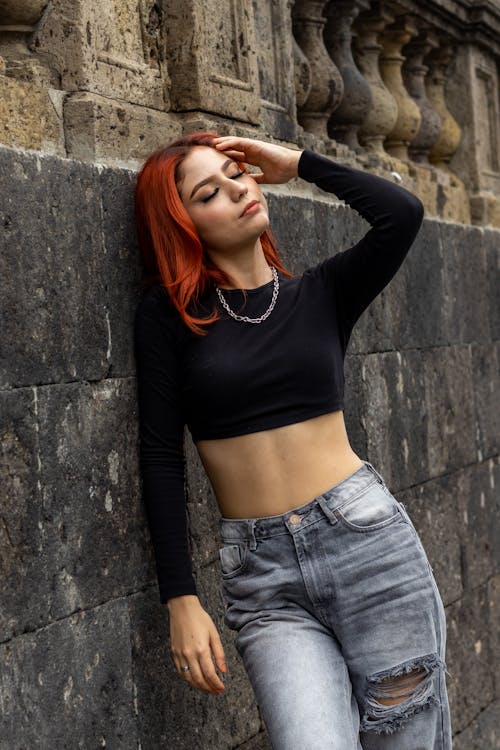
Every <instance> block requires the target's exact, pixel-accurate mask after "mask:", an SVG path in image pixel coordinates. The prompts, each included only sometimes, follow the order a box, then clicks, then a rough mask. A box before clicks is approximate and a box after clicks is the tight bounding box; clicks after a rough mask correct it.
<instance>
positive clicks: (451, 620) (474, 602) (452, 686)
mask: <svg viewBox="0 0 500 750" xmlns="http://www.w3.org/2000/svg"><path fill="white" fill-rule="evenodd" d="M446 620H447V649H446V664H447V669H448V673H449V674H447V675H446V682H447V687H448V695H449V699H450V710H451V723H452V727H453V730H454V732H460V731H462V729H464V728H465V727H467V726H468V725H469V724H470V723H471V721H473V719H474V718H475V717H476V716H477V715H478V714H479V713H480V712H481V711H482V710H484V709H485V708H486V707H487V706H489V705H490V704H491V702H492V701H493V700H494V698H495V697H496V696H495V690H494V680H493V674H494V672H495V670H496V666H495V665H494V664H492V663H491V661H490V650H489V648H488V642H489V639H490V638H491V629H490V621H489V607H488V592H487V588H486V586H484V585H483V586H480V587H479V588H477V589H473V590H471V591H467V592H465V593H464V596H463V597H462V598H461V599H459V600H458V601H457V602H454V603H453V604H450V605H449V606H448V607H447V608H446Z"/></svg>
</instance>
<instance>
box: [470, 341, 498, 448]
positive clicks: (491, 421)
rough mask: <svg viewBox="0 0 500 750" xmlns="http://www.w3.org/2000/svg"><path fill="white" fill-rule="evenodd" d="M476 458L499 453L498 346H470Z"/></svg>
mask: <svg viewBox="0 0 500 750" xmlns="http://www.w3.org/2000/svg"><path fill="white" fill-rule="evenodd" d="M471 354H472V371H473V373H474V402H475V413H476V442H477V458H478V461H482V460H484V459H485V458H488V457H489V456H495V455H498V453H499V452H500V344H499V342H498V341H492V342H491V343H489V344H478V345H475V344H472V346H471Z"/></svg>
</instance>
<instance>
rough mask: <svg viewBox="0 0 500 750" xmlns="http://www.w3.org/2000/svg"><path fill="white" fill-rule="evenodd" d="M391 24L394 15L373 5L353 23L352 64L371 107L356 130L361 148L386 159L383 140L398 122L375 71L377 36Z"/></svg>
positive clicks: (378, 47) (390, 97)
mask: <svg viewBox="0 0 500 750" xmlns="http://www.w3.org/2000/svg"><path fill="white" fill-rule="evenodd" d="M393 22H394V15H393V14H392V13H390V12H389V10H388V9H387V7H386V6H385V5H384V4H383V3H379V2H377V3H375V4H374V5H373V7H372V9H371V10H370V11H367V12H363V13H361V14H360V15H359V16H358V18H357V19H356V20H355V21H354V25H353V32H354V40H353V55H354V59H355V61H356V64H357V66H358V68H359V70H360V71H361V73H362V74H363V76H364V77H365V80H366V81H367V83H368V85H369V86H370V90H371V95H372V100H373V107H372V109H371V110H370V111H369V112H368V114H367V115H366V117H365V119H364V120H363V122H362V124H361V127H360V128H359V130H358V138H359V141H360V143H361V144H362V146H363V147H364V148H365V149H366V150H367V151H369V152H371V153H375V154H377V155H378V156H379V157H380V158H386V157H387V154H386V152H385V150H384V139H385V137H386V136H387V134H388V133H390V132H391V131H392V129H393V128H394V126H395V124H396V120H397V119H398V105H397V103H396V100H395V98H394V97H393V95H392V94H391V92H390V91H389V89H388V88H387V86H386V85H385V83H384V81H383V80H382V78H381V76H380V71H379V55H380V51H381V50H382V45H381V44H379V43H378V37H379V34H380V33H381V32H382V31H383V30H384V28H385V27H386V26H387V25H388V24H390V23H393Z"/></svg>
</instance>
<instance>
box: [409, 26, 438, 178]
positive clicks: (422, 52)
mask: <svg viewBox="0 0 500 750" xmlns="http://www.w3.org/2000/svg"><path fill="white" fill-rule="evenodd" d="M438 46H439V41H438V38H437V34H436V33H435V32H433V31H431V30H427V29H426V30H423V31H422V32H421V33H420V34H419V35H418V37H416V38H415V39H412V40H411V42H409V43H408V44H407V45H406V47H404V49H403V53H404V55H405V57H406V60H405V62H404V64H403V80H404V82H405V86H406V88H407V90H408V93H409V94H410V96H411V97H412V98H413V99H414V101H415V102H416V104H417V106H418V108H419V110H420V114H421V116H422V120H421V122H420V128H419V131H418V133H417V135H416V136H415V138H414V139H413V141H412V142H411V143H410V145H409V147H408V153H409V155H410V157H411V158H412V159H413V161H416V162H419V163H420V164H429V152H430V150H431V148H432V146H433V145H434V144H435V143H436V141H437V139H438V138H439V134H440V132H441V117H440V116H439V114H438V113H437V112H436V110H435V109H434V108H433V107H432V105H431V103H430V102H429V99H428V98H427V92H426V90H425V76H426V73H427V72H428V70H429V68H428V66H427V65H424V62H423V60H424V57H425V56H426V55H427V54H428V53H429V52H430V51H431V50H432V49H435V48H436V47H438Z"/></svg>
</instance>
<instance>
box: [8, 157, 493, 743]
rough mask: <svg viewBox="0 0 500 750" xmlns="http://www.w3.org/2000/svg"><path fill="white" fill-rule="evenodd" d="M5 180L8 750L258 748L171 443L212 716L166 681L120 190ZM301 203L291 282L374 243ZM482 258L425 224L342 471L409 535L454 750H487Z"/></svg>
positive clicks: (365, 325)
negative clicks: (423, 555) (433, 590)
mask: <svg viewBox="0 0 500 750" xmlns="http://www.w3.org/2000/svg"><path fill="white" fill-rule="evenodd" d="M0 175H1V185H0V194H1V195H2V203H1V209H0V221H1V226H2V227H3V232H2V234H1V238H2V252H1V256H0V257H1V259H2V269H1V270H2V273H1V275H0V278H1V299H2V320H3V325H2V333H3V336H2V338H3V350H2V360H1V362H0V400H1V413H2V419H1V446H2V513H1V518H0V551H1V558H0V559H1V579H2V587H1V589H0V663H1V664H2V669H1V670H0V705H1V706H2V711H1V715H0V748H1V750H21V749H22V748H27V747H29V748H32V747H33V748H35V747H43V748H45V747H56V748H58V750H59V748H74V747H82V748H91V747H109V748H117V749H119V750H127V748H131V749H132V748H134V749H135V748H138V747H141V748H142V750H156V749H157V748H159V747H172V748H174V747H175V748H179V750H181V749H182V748H186V750H188V749H189V750H190V749H191V748H192V747H194V746H198V747H203V748H210V749H211V750H212V749H213V750H226V749H227V750H229V748H236V747H244V748H247V749H248V750H250V749H251V750H257V748H267V747H268V745H267V744H266V741H265V734H264V733H263V731H262V727H261V722H260V719H259V714H258V710H257V707H256V705H255V702H254V700H253V696H252V693H251V689H250V686H249V684H248V681H247V679H246V676H245V674H244V671H243V668H242V665H241V662H240V660H239V657H238V656H237V654H236V652H235V648H234V645H233V634H232V633H231V632H230V631H228V630H227V629H226V628H225V626H224V624H223V613H224V605H223V600H222V596H221V592H220V588H219V570H218V562H217V561H218V552H217V550H218V542H217V525H216V524H217V521H216V519H217V510H216V504H215V499H214V497H213V494H212V491H211V488H210V486H209V483H208V480H207V478H206V475H205V474H204V471H203V469H202V466H201V463H200V460H199V458H198V455H197V453H196V449H195V448H194V445H193V443H192V441H191V439H190V435H189V433H188V432H187V431H186V450H187V454H188V495H189V516H190V525H191V545H192V551H193V558H194V562H195V568H196V573H197V578H198V581H199V586H200V598H201V599H202V602H203V604H204V606H206V608H207V609H208V611H209V612H210V613H211V615H212V616H213V618H214V620H215V622H216V624H217V625H218V627H219V629H220V631H221V633H222V637H223V642H224V645H225V649H226V654H227V656H228V661H229V677H228V679H227V683H226V684H227V692H226V695H225V696H223V697H217V698H215V697H214V696H208V695H205V694H201V693H198V692H197V691H194V690H192V689H191V688H190V687H189V686H187V684H186V683H184V682H183V681H182V680H181V679H180V678H179V677H178V675H177V673H176V672H175V671H174V669H173V666H172V664H171V661H170V656H169V651H168V637H167V636H168V621H167V618H168V615H167V611H166V608H165V607H163V606H162V605H161V604H160V603H159V596H158V589H157V583H156V577H155V571H154V564H153V557H152V550H151V545H150V540H149V537H148V532H147V526H146V521H145V516H144V512H143V508H142V504H141V497H140V482H139V479H138V453H137V406H136V392H135V367H134V361H133V355H132V320H133V314H134V311H135V305H136V302H137V299H138V294H139V280H140V276H141V269H140V265H139V262H138V254H137V249H136V247H135V244H134V242H133V240H131V238H132V237H133V232H134V227H133V213H132V195H133V183H134V173H133V172H132V171H126V170H120V169H118V168H110V167H102V166H98V165H91V164H84V163H81V162H77V161H74V160H67V159H61V158H60V157H56V156H44V155H42V154H36V153H30V152H22V151H17V150H14V149H6V148H4V149H0ZM295 182H296V184H291V185H290V187H289V189H288V190H285V189H284V188H283V187H276V188H274V189H271V188H268V189H265V193H266V196H267V198H268V202H269V207H270V212H271V219H272V221H273V225H274V227H275V230H276V234H277V236H278V240H279V243H280V247H281V248H282V253H283V257H284V259H285V262H286V264H287V266H288V267H289V268H290V269H291V270H292V271H293V272H294V273H299V272H300V271H301V270H303V269H304V268H305V267H307V265H311V264H312V263H315V262H317V261H318V259H319V258H321V257H326V256H327V255H329V254H332V253H333V252H335V251H336V250H338V249H340V248H341V247H342V246H347V245H348V244H349V243H353V242H355V241H356V240H357V239H359V238H360V236H362V234H363V233H364V232H365V231H366V229H367V225H366V224H365V223H364V221H363V220H362V219H360V218H359V217H357V216H356V214H355V213H354V212H353V211H352V210H351V209H349V208H348V207H346V206H343V205H340V204H338V203H336V202H335V201H334V200H333V198H332V196H329V195H327V194H325V193H322V194H321V193H320V191H319V189H318V188H315V187H314V186H309V185H307V186H306V184H305V183H303V184H301V185H299V182H300V181H299V180H297V181H295ZM295 226H303V227H304V233H303V236H302V237H300V236H299V237H297V235H296V232H295V231H294V230H293V227H295ZM306 238H308V239H306ZM498 239H499V233H498V230H494V229H485V228H480V227H476V228H472V227H466V226H461V225H458V224H453V223H446V222H440V221H436V220H432V219H426V220H425V221H424V224H423V227H422V229H421V231H420V233H419V235H418V237H417V240H416V242H415V244H414V245H413V247H412V249H411V251H410V253H409V255H408V257H407V258H406V260H405V261H404V264H403V266H402V267H401V269H400V270H399V272H398V274H397V275H396V277H395V278H394V280H393V281H392V282H391V284H390V285H389V286H388V287H387V288H386V289H385V290H384V291H383V292H382V293H381V295H380V296H379V297H378V298H377V299H376V300H375V301H374V303H372V305H371V306H370V307H369V308H368V310H367V311H366V312H365V313H364V314H363V316H362V318H361V319H360V321H359V322H358V324H357V326H356V328H355V331H354V333H353V336H352V339H351V342H350V345H349V350H348V355H347V358H346V423H347V429H348V434H349V436H350V439H351V443H352V445H353V448H354V450H355V451H356V452H358V454H359V455H360V456H364V457H367V458H369V460H371V461H372V462H373V463H374V465H375V466H376V467H377V468H378V469H379V470H380V471H381V472H382V474H383V475H384V477H385V478H386V481H387V482H388V484H389V486H390V487H391V489H392V491H393V492H394V493H395V494H396V496H397V497H398V499H401V500H402V501H403V502H404V503H405V505H406V507H407V508H408V510H409V512H410V514H411V515H412V517H413V518H414V520H415V523H416V525H417V527H418V529H419V532H420V534H421V536H422V539H423V541H424V544H425V547H426V549H427V550H428V554H429V557H430V559H431V563H432V565H433V567H434V572H435V575H436V578H437V581H438V585H439V587H440V590H441V592H442V596H443V599H444V602H445V605H446V612H447V618H448V630H449V635H448V665H449V671H450V674H451V676H450V677H448V678H447V679H448V687H449V692H450V701H451V707H452V714H453V722H454V731H455V735H456V739H455V747H456V748H458V750H475V749H476V748H477V749H478V750H479V748H480V749H481V750H492V749H493V748H500V736H499V734H498V726H497V724H498V722H496V719H495V718H494V717H496V716H498V710H499V709H500V683H499V680H498V655H499V641H498V634H499V632H500V628H499V623H500V610H499V606H500V597H499V595H498V589H499V587H500V557H499V550H500V539H499V531H498V529H499V526H498V518H499V493H498V487H499V485H500V460H499V434H500V430H499V414H500V410H499V409H498V393H499V382H498V381H499V372H500V368H499V359H500V352H499V338H500V336H499V334H500V313H499V308H498V304H497V303H498V293H499V289H498V275H497V274H496V269H497V268H498V260H499V242H498Z"/></svg>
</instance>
